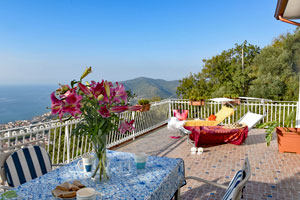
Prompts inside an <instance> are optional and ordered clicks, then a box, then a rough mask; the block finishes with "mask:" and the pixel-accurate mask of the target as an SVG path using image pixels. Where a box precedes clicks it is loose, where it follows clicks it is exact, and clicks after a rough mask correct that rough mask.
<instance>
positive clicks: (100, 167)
mask: <svg viewBox="0 0 300 200" xmlns="http://www.w3.org/2000/svg"><path fill="white" fill-rule="evenodd" d="M93 148H94V151H95V154H96V157H97V159H96V168H95V171H94V173H93V175H92V178H93V179H98V178H99V180H100V181H104V180H107V179H108V178H109V177H108V173H107V155H106V136H105V135H104V136H101V137H100V138H98V139H97V140H96V141H93Z"/></svg>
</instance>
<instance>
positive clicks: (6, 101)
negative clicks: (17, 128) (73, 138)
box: [0, 85, 58, 124]
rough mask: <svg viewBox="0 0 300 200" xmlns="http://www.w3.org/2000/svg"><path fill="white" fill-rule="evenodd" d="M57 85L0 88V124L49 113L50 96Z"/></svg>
mask: <svg viewBox="0 0 300 200" xmlns="http://www.w3.org/2000/svg"><path fill="white" fill-rule="evenodd" d="M57 88H58V86H57V85H43V86H40V85H30V86H28V85H27V86H26V85H13V86H3V85H2V86H0V124H6V123H8V122H14V121H17V120H31V119H32V118H33V117H35V116H39V115H42V114H44V113H46V112H50V111H51V110H50V109H47V107H48V108H49V107H50V106H51V100H50V94H51V92H53V91H55V90H56V89H57Z"/></svg>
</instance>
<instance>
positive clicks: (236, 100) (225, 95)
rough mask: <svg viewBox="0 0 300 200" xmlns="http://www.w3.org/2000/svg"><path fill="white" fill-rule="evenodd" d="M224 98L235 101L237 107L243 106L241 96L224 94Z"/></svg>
mask: <svg viewBox="0 0 300 200" xmlns="http://www.w3.org/2000/svg"><path fill="white" fill-rule="evenodd" d="M223 97H225V98H229V99H233V100H234V104H236V105H240V104H241V100H240V99H239V95H238V94H224V95H223Z"/></svg>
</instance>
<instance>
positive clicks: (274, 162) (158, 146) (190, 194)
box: [115, 127, 300, 200]
mask: <svg viewBox="0 0 300 200" xmlns="http://www.w3.org/2000/svg"><path fill="white" fill-rule="evenodd" d="M171 135H178V133H176V132H174V131H170V130H168V129H167V128H166V127H163V128H160V129H157V130H156V131H153V132H152V133H149V134H147V135H145V136H142V137H140V138H138V139H136V140H134V141H133V142H131V143H127V144H125V145H123V146H121V147H118V148H115V150H118V151H125V152H132V153H134V152H140V151H143V152H146V153H148V154H151V155H157V156H167V157H172V158H182V159H183V160H184V162H185V173H186V176H189V175H192V176H198V177H202V178H205V179H208V180H213V181H217V182H218V183H225V184H228V183H229V182H230V180H231V178H232V177H233V175H234V173H235V172H236V171H237V170H239V169H240V168H241V166H242V165H243V162H244V158H245V157H248V158H249V161H250V165H251V177H250V181H249V182H248V183H247V185H246V189H245V192H244V199H255V200H258V199H266V200H268V199H284V200H292V199H300V155H297V154H292V153H284V154H282V153H279V152H278V148H277V141H276V137H275V136H274V137H273V141H272V142H271V145H270V147H267V146H266V144H265V142H264V140H265V135H264V131H263V130H258V129H254V130H251V131H250V132H249V136H248V138H247V140H246V142H245V143H244V144H243V145H241V146H236V145H232V144H224V145H219V146H214V147H208V148H205V151H204V153H203V154H202V155H191V153H190V148H191V147H192V146H191V145H190V144H188V143H187V141H186V137H183V138H180V139H171V138H170V137H169V136H171ZM299 145H300V144H299ZM224 192H225V190H223V189H218V188H216V187H214V186H210V185H207V184H204V183H200V182H196V181H192V180H189V181H188V182H187V185H186V186H184V187H182V189H181V197H182V199H222V196H223V195H224Z"/></svg>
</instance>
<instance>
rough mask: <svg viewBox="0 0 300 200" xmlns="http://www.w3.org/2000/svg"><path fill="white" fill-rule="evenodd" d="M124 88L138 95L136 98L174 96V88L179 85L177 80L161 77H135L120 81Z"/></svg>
mask: <svg viewBox="0 0 300 200" xmlns="http://www.w3.org/2000/svg"><path fill="white" fill-rule="evenodd" d="M122 83H123V84H124V86H125V88H126V90H131V91H132V92H133V93H135V94H137V95H138V98H151V97H158V96H159V97H161V98H163V99H165V98H172V97H173V98H174V97H176V88H177V86H178V85H179V82H178V80H175V81H166V80H162V79H152V78H146V77H140V78H135V79H131V80H127V81H123V82H122Z"/></svg>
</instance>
